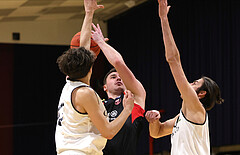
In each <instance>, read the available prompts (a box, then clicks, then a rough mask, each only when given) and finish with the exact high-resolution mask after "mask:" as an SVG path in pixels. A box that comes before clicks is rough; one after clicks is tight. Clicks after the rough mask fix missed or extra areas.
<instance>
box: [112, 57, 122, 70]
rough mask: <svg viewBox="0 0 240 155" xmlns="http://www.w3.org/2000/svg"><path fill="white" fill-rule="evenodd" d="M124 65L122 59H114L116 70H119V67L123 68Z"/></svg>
mask: <svg viewBox="0 0 240 155" xmlns="http://www.w3.org/2000/svg"><path fill="white" fill-rule="evenodd" d="M122 65H124V61H123V59H122V58H116V59H114V64H113V66H114V67H115V68H118V67H119V66H122Z"/></svg>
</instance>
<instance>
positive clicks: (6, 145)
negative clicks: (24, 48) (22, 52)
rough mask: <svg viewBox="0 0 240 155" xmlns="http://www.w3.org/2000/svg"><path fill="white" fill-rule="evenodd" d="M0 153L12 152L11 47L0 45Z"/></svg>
mask: <svg viewBox="0 0 240 155" xmlns="http://www.w3.org/2000/svg"><path fill="white" fill-rule="evenodd" d="M0 75H1V76H0V81H1V82H0V99H1V104H0V105H1V106H0V137H1V138H0V139H1V140H0V154H6V155H8V154H12V152H13V128H12V126H13V110H12V109H13V48H12V46H11V45H3V46H0Z"/></svg>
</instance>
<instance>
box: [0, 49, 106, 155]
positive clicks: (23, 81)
mask: <svg viewBox="0 0 240 155" xmlns="http://www.w3.org/2000/svg"><path fill="white" fill-rule="evenodd" d="M67 49H68V46H50V45H23V44H0V60H1V61H0V72H1V77H0V79H1V99H2V104H1V108H0V111H1V113H0V116H1V118H0V120H1V121H0V131H1V134H0V135H1V140H0V144H1V146H0V148H1V150H0V154H6V155H7V154H8V155H11V154H14V155H30V154H35V155H54V154H56V148H55V125H56V118H57V106H58V101H59V97H60V94H61V91H62V88H63V86H64V84H65V75H64V74H62V73H61V72H60V71H59V69H58V66H57V64H56V60H57V58H58V56H60V55H61V54H62V53H63V52H64V51H65V50H67ZM101 59H103V55H102V54H100V55H99V56H98V58H97V60H96V62H95V65H94V68H93V74H92V78H91V86H92V87H93V88H94V89H95V90H97V91H99V93H100V94H101V93H103V92H102V91H101V89H102V88H101V84H100V83H101V82H100V78H99V77H100V75H103V69H104V67H103V63H102V61H101ZM103 95H104V94H103Z"/></svg>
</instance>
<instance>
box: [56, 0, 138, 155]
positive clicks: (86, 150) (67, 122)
mask: <svg viewBox="0 0 240 155" xmlns="http://www.w3.org/2000/svg"><path fill="white" fill-rule="evenodd" d="M84 6H85V12H86V15H85V18H84V22H83V26H82V29H81V37H80V47H79V48H72V49H69V50H68V51H66V52H64V53H63V54H62V55H61V56H60V57H59V58H58V59H57V63H58V66H59V69H60V70H61V72H63V73H64V74H65V75H68V79H67V82H66V84H65V86H64V88H63V90H62V94H61V97H60V101H59V106H58V120H57V126H56V133H55V141H56V149H57V154H60V155H85V154H89V155H100V154H103V153H102V149H103V148H104V146H105V145H106V142H107V139H111V138H113V137H114V135H116V134H117V132H118V131H119V130H120V129H121V127H122V126H123V124H124V123H125V121H126V120H127V118H128V116H129V115H130V114H131V111H132V109H133V106H134V98H133V94H132V93H131V92H130V91H125V94H126V95H125V96H124V99H123V102H124V109H123V111H122V113H121V115H120V116H119V117H118V118H117V119H115V120H114V121H112V122H110V123H109V121H108V117H107V112H106V109H105V107H104V105H103V103H102V101H101V99H100V98H99V96H98V94H97V93H96V92H95V91H94V90H93V89H92V88H91V87H90V86H89V85H90V78H91V74H92V66H93V63H94V61H95V55H94V53H93V52H91V51H90V37H91V23H92V18H93V14H94V11H95V10H96V9H98V8H102V7H103V6H101V5H97V2H96V0H84Z"/></svg>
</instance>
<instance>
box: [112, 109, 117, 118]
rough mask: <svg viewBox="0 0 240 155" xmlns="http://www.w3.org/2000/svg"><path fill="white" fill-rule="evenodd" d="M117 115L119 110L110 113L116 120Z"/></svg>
mask: <svg viewBox="0 0 240 155" xmlns="http://www.w3.org/2000/svg"><path fill="white" fill-rule="evenodd" d="M117 114H118V112H117V110H113V111H112V112H111V113H110V116H111V117H113V118H114V117H116V116H117Z"/></svg>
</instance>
